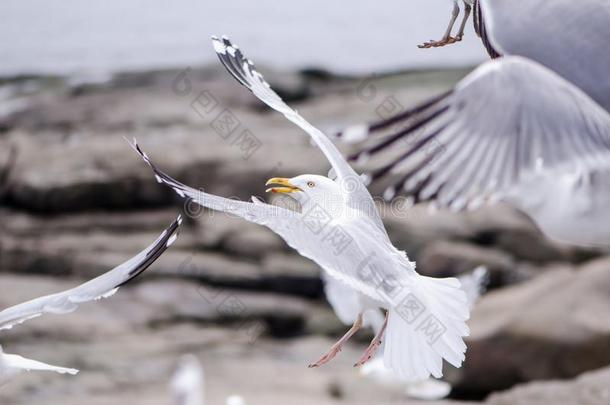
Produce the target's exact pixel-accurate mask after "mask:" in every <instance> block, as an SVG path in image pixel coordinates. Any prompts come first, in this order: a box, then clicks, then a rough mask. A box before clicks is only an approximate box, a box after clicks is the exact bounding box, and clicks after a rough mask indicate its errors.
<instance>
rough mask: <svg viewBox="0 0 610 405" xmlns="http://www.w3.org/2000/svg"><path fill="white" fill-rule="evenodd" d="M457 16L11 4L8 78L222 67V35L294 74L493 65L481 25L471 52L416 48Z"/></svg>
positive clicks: (419, 2) (182, 3) (255, 5)
mask: <svg viewBox="0 0 610 405" xmlns="http://www.w3.org/2000/svg"><path fill="white" fill-rule="evenodd" d="M450 11H451V5H450V2H448V1H447V0H353V1H349V2H348V1H345V0H341V1H340V0H334V1H333V0H303V1H295V0H290V1H286V0H275V1H272V0H223V1H219V2H217V1H209V0H206V1H201V0H200V1H197V0H178V1H161V0H106V1H101V2H97V1H87V0H61V1H59V0H57V1H49V0H2V1H1V2H0V16H2V23H1V24H0V76H7V75H15V74H24V73H56V74H107V73H109V72H116V71H125V70H141V69H150V68H164V67H184V66H187V65H202V64H206V63H212V62H214V61H215V60H216V59H215V58H216V56H215V55H214V53H213V51H212V49H211V45H210V42H209V37H210V35H212V34H227V35H229V36H230V37H231V38H232V39H233V40H234V41H235V42H237V43H239V44H240V45H241V47H242V48H243V49H246V50H247V51H248V54H249V56H250V57H251V58H252V59H254V60H256V61H259V63H267V64H271V65H273V66H276V67H279V68H286V69H290V68H300V67H305V66H307V67H314V66H315V67H323V68H329V69H332V70H334V71H337V72H345V73H370V72H374V71H385V70H392V69H403V68H424V67H446V66H464V65H472V64H475V63H478V62H480V61H482V60H485V59H486V56H485V54H484V51H483V48H482V46H481V45H480V43H479V41H478V39H477V38H475V35H474V33H473V32H472V28H471V27H470V28H469V31H468V33H467V37H466V38H465V40H464V42H463V43H461V44H458V45H454V46H450V47H447V48H443V49H434V50H420V49H418V48H417V47H416V45H417V44H418V43H420V42H423V41H425V40H429V39H431V38H434V39H438V37H440V36H441V35H442V33H443V31H444V28H445V27H446V24H447V22H448V19H449V14H450ZM470 26H471V24H470Z"/></svg>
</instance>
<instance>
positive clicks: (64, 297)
mask: <svg viewBox="0 0 610 405" xmlns="http://www.w3.org/2000/svg"><path fill="white" fill-rule="evenodd" d="M181 223H182V217H178V218H177V219H176V220H175V221H174V222H173V223H172V224H171V225H170V226H169V227H168V228H167V229H166V230H165V231H163V233H162V234H161V236H159V238H158V239H157V240H156V241H155V242H154V243H153V244H151V245H150V246H149V247H148V248H146V249H145V250H143V251H142V252H140V253H139V254H138V255H137V256H134V257H132V258H131V259H129V260H128V261H126V262H125V263H123V264H121V265H120V266H118V267H115V268H114V269H112V270H110V271H109V272H107V273H105V274H103V275H101V276H99V277H97V278H95V279H93V280H91V281H89V282H87V283H85V284H82V285H80V286H78V287H76V288H73V289H71V290H67V291H64V292H61V293H57V294H53V295H47V296H44V297H40V298H35V299H33V300H31V301H27V302H24V303H22V304H18V305H15V306H13V307H10V308H7V309H5V310H3V311H1V312H0V330H4V329H11V328H12V327H13V326H15V325H18V324H21V323H23V322H25V321H27V320H29V319H33V318H36V317H39V316H41V315H42V314H45V313H51V314H67V313H70V312H73V311H75V310H76V309H77V308H78V306H79V305H80V304H82V303H85V302H89V301H95V300H99V299H102V298H108V297H110V296H112V295H114V294H115V293H116V292H117V291H118V290H119V287H121V286H123V285H125V284H127V283H128V282H129V281H131V280H133V279H134V278H136V277H137V276H139V275H140V274H141V273H142V272H144V271H145V270H146V269H147V268H148V267H149V266H150V265H151V264H152V263H154V262H155V260H157V259H158V258H159V256H161V254H162V253H163V252H164V251H165V250H166V249H167V248H168V247H169V246H170V245H171V244H172V243H173V242H174V241H175V240H176V237H177V232H176V231H177V230H178V228H179V226H180V224H181Z"/></svg>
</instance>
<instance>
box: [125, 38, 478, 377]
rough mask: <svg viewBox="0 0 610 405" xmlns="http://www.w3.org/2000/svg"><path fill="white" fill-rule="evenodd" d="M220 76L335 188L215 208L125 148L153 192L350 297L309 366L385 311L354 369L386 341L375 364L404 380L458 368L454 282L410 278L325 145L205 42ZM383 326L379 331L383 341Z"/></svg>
mask: <svg viewBox="0 0 610 405" xmlns="http://www.w3.org/2000/svg"><path fill="white" fill-rule="evenodd" d="M213 44H214V48H215V50H216V52H217V54H218V56H219V58H220V60H221V62H222V63H223V64H224V66H225V67H226V68H227V70H228V71H229V72H230V73H231V74H232V75H233V76H234V77H235V78H236V79H237V80H238V81H239V82H240V83H241V84H242V85H244V86H245V87H247V88H248V89H249V90H250V91H252V92H253V93H254V94H255V95H256V96H257V97H258V98H259V99H261V100H262V101H264V102H265V103H266V104H268V105H269V106H270V107H272V108H274V109H275V110H277V111H279V112H281V113H283V114H284V115H285V117H286V118H287V119H289V120H290V121H292V122H294V123H295V124H296V125H298V126H299V127H301V128H302V129H304V130H305V131H306V132H307V133H308V134H309V135H310V136H311V137H312V139H313V140H314V141H315V142H316V144H317V145H318V147H320V149H321V150H322V152H323V153H324V154H325V155H326V157H327V159H328V160H329V161H330V163H331V165H332V168H333V170H334V172H335V173H336V175H337V179H336V180H331V179H329V178H327V177H324V176H319V175H312V174H306V175H301V176H297V177H294V178H291V179H287V178H272V179H270V180H269V181H268V182H267V185H271V186H272V187H270V188H269V189H268V190H267V191H268V192H272V193H282V194H286V195H289V196H291V197H293V198H294V199H295V200H297V201H298V202H299V203H300V205H301V212H295V211H292V210H288V209H285V208H282V207H279V206H274V205H270V204H266V203H264V202H262V201H260V200H259V199H256V198H253V201H252V203H248V202H242V201H235V200H229V199H225V198H222V197H219V196H214V195H211V194H208V193H205V192H203V191H198V190H195V189H193V188H191V187H188V186H185V185H184V184H182V183H180V182H177V181H176V180H174V179H172V178H171V177H170V176H168V175H167V174H165V173H164V172H162V171H161V170H159V169H158V168H157V167H156V166H155V165H154V164H153V163H152V161H151V160H150V158H149V157H148V156H147V155H146V154H145V153H144V152H143V151H142V150H141V149H140V147H139V146H138V145H137V143H136V142H135V140H134V143H133V144H132V146H133V147H134V149H135V150H136V151H137V152H138V153H139V154H140V155H141V157H142V158H143V159H144V160H145V161H146V162H147V163H148V164H149V165H150V167H151V168H152V170H153V171H154V173H155V176H156V178H157V180H158V181H159V182H162V183H165V184H166V185H168V186H170V187H172V188H173V189H174V191H175V192H176V193H177V194H179V195H180V196H182V197H184V198H190V199H192V200H193V201H194V202H196V203H198V204H200V205H202V206H204V207H207V208H211V209H215V210H220V211H224V212H229V213H233V214H235V215H238V216H240V217H242V218H244V219H246V220H249V221H252V222H255V223H258V224H261V225H264V226H266V227H268V228H270V229H271V230H272V231H274V232H276V233H277V234H279V235H280V236H281V237H282V238H283V239H284V240H285V241H286V243H287V244H288V245H289V246H291V247H292V248H294V249H296V250H297V251H298V252H299V253H300V254H301V255H302V256H304V257H307V258H309V259H311V260H313V261H314V262H316V263H317V264H318V265H319V266H320V267H322V269H323V270H324V271H325V272H327V273H328V275H329V276H330V277H332V278H334V279H336V280H337V281H338V282H340V283H342V284H343V285H344V286H345V287H346V288H349V289H351V290H352V291H354V292H355V294H356V297H357V298H356V301H357V305H358V307H359V311H360V312H359V313H358V315H357V319H356V320H355V322H354V325H353V326H352V328H351V329H350V330H349V331H348V332H347V333H346V335H345V336H344V337H343V338H342V339H341V340H340V341H339V342H337V343H336V344H335V345H333V347H332V348H331V350H329V352H328V353H327V354H326V355H324V356H322V358H321V359H320V360H318V362H316V363H314V364H312V365H311V366H313V367H316V366H320V365H322V364H325V363H327V362H328V361H330V360H331V359H332V358H333V357H334V356H335V355H336V354H337V353H338V352H339V351H340V350H341V346H342V345H343V344H344V343H345V342H346V341H347V340H348V339H349V338H350V337H351V336H352V335H353V334H354V333H356V331H357V330H358V329H360V328H361V327H362V318H363V313H364V312H366V311H367V310H369V309H372V308H375V309H379V308H383V309H385V310H387V314H386V319H385V321H384V324H383V326H382V332H381V334H380V336H377V337H376V338H375V339H374V340H373V342H371V346H370V347H369V349H367V352H365V355H364V356H363V358H361V360H360V361H359V362H358V363H357V364H364V363H365V362H366V361H368V359H369V358H370V357H371V356H372V354H373V353H374V351H375V350H376V349H377V348H378V346H379V345H380V343H381V337H382V335H383V334H384V333H385V335H386V340H385V342H386V350H385V352H384V353H385V355H384V360H385V363H386V365H387V366H388V367H389V368H391V369H393V370H394V371H395V372H396V373H398V374H399V375H401V376H403V377H408V378H426V377H428V376H429V375H430V374H432V375H434V376H437V377H438V376H441V375H442V362H443V359H445V360H447V361H449V362H450V363H451V364H453V365H454V366H456V367H459V366H460V365H461V363H462V361H463V359H464V352H465V350H466V346H465V344H464V342H463V336H465V335H467V334H468V327H467V326H466V323H465V321H466V320H467V319H468V317H469V309H468V306H467V304H466V296H465V294H464V292H463V291H462V290H461V289H460V283H459V281H457V280H456V279H454V278H449V279H433V278H429V277H424V276H421V275H419V274H417V272H416V271H415V266H414V263H412V262H410V261H409V260H408V258H407V256H406V254H405V253H404V252H401V251H399V250H398V249H396V248H395V247H394V246H393V245H392V244H391V243H390V240H389V238H388V236H387V233H386V231H385V229H384V227H383V223H382V221H381V218H380V216H379V213H378V211H377V209H376V206H375V204H374V202H373V199H372V197H371V195H370V193H369V192H368V190H367V189H366V186H365V185H364V183H363V182H362V179H361V178H360V176H358V175H357V174H356V173H355V172H354V171H353V169H352V168H351V167H350V166H349V164H348V163H347V162H346V161H345V159H344V158H343V156H342V155H341V153H340V152H339V150H338V149H337V148H336V147H335V146H334V145H333V143H332V142H331V141H330V139H329V138H328V137H327V136H326V135H324V134H323V133H322V132H320V131H319V130H318V129H317V128H315V127H314V126H312V125H311V124H309V123H308V122H307V121H306V120H304V119H303V118H302V117H301V116H300V115H298V114H297V113H296V111H294V110H292V109H291V108H290V107H288V106H287V105H286V104H285V103H284V102H283V101H282V99H281V98H280V97H279V96H278V95H277V94H276V93H275V92H274V91H273V90H272V89H271V88H270V86H269V84H268V83H267V82H265V81H264V79H263V77H262V76H261V75H260V73H258V72H257V71H256V70H255V68H254V65H253V64H252V62H250V61H249V60H247V59H245V58H244V57H243V54H242V53H241V51H240V50H239V48H238V47H237V46H234V45H233V44H232V43H231V42H230V41H229V40H228V39H226V38H223V39H222V40H221V39H217V38H214V39H213ZM386 326H387V331H386Z"/></svg>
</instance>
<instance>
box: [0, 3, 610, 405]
mask: <svg viewBox="0 0 610 405" xmlns="http://www.w3.org/2000/svg"><path fill="white" fill-rule="evenodd" d="M450 11H451V3H450V2H448V1H446V0H379V1H375V2H373V1H364V0H356V1H352V2H349V4H348V3H347V2H329V1H322V0H311V1H306V2H281V1H271V0H257V1H246V0H239V1H229V0H225V1H223V2H211V1H195V0H181V1H174V2H162V1H157V0H155V1H150V0H149V1H144V0H126V1H119V0H111V1H106V2H100V3H97V2H86V1H77V0H66V1H62V2H48V1H43V0H21V1H17V0H4V1H3V2H1V3H0V15H2V24H0V61H1V63H0V223H1V224H2V227H1V230H0V308H5V307H8V306H11V305H14V304H17V303H19V302H22V301H25V300H27V299H31V298H34V297H37V296H40V295H44V294H49V293H53V292H57V291H61V290H63V289H67V288H70V287H72V286H75V285H77V284H79V283H81V282H83V281H85V280H87V279H89V278H91V277H94V276H97V275H99V274H101V273H103V272H104V271H107V270H109V269H110V268H112V267H114V266H115V265H117V264H119V263H121V262H122V261H124V260H125V259H127V258H129V257H131V256H133V255H134V254H136V253H137V252H138V251H139V250H141V249H143V248H144V247H145V246H147V245H148V244H149V243H150V242H152V241H153V240H154V239H155V238H156V236H157V235H158V234H159V233H160V232H161V230H162V229H163V228H164V227H166V226H167V225H168V224H169V223H170V222H171V220H172V219H173V218H174V217H175V216H176V214H177V213H178V212H182V213H183V214H184V215H185V218H186V221H185V224H184V226H183V229H182V232H181V235H180V238H179V239H178V241H177V243H176V244H175V245H174V246H173V247H172V248H171V249H170V250H169V251H168V252H167V253H166V254H165V255H164V256H163V257H161V259H160V260H159V261H158V262H157V263H155V264H154V265H153V266H152V267H151V269H150V270H149V271H148V272H147V273H146V274H145V275H144V276H143V277H141V278H139V279H138V280H137V282H135V283H133V284H131V285H128V286H126V287H125V288H123V289H121V291H120V292H119V294H117V295H116V296H114V297H112V298H111V299H109V300H106V301H103V302H99V303H95V304H88V305H85V306H83V307H81V308H80V309H79V310H78V311H77V312H75V313H73V314H70V315H65V316H46V317H42V318H40V319H37V320H33V321H30V322H28V323H27V324H25V325H23V326H21V327H17V328H15V329H14V330H11V331H6V332H2V334H1V335H0V344H2V345H3V346H4V349H5V350H6V351H7V352H9V353H19V354H21V355H23V356H26V357H31V358H35V359H37V360H41V361H45V362H49V363H53V364H58V365H63V366H69V367H76V368H79V369H81V374H79V375H78V376H76V377H65V376H57V375H47V374H31V375H25V376H22V377H21V378H19V379H18V380H15V381H14V382H12V383H11V384H9V385H6V386H4V387H2V389H1V390H0V403H1V404H3V405H4V404H19V405H21V404H29V405H34V404H45V405H55V404H62V405H72V404H74V405H76V404H82V403H87V404H93V405H97V404H108V403H127V402H128V401H129V403H131V404H133V405H136V404H147V405H148V404H153V405H156V404H169V403H171V400H170V393H169V388H168V385H169V382H170V379H171V375H172V372H173V370H174V369H175V367H176V364H177V362H178V359H179V358H180V356H181V355H182V354H184V353H193V354H195V355H196V356H197V357H198V358H199V359H200V360H201V362H202V363H203V365H204V368H205V370H206V396H207V398H208V403H212V404H215V403H223V401H224V398H225V397H227V396H229V395H231V394H236V393H237V394H240V395H242V396H244V397H245V398H246V400H247V402H248V403H249V404H274V403H278V404H280V403H286V402H288V401H290V403H292V404H309V403H317V404H335V403H353V404H368V403H391V404H394V403H396V404H398V403H410V402H413V401H412V400H409V399H407V398H406V397H405V395H404V387H401V386H392V387H384V386H381V385H378V384H376V383H375V382H374V381H371V380H368V379H364V378H363V377H362V376H361V375H360V374H359V372H358V370H356V369H354V368H353V367H352V365H353V363H354V362H355V360H356V359H357V358H358V357H359V355H360V354H361V352H362V350H363V349H364V348H365V347H366V345H367V343H368V340H369V339H370V334H368V333H361V334H359V335H358V338H357V339H356V340H355V341H354V342H352V343H351V344H349V345H348V346H347V347H346V348H345V350H344V351H343V352H342V353H341V354H340V355H339V356H338V358H337V359H336V360H335V361H333V362H332V363H330V364H329V365H327V366H325V367H323V368H321V369H316V370H309V369H307V365H308V364H309V363H310V362H312V361H314V360H316V359H317V358H318V357H319V356H320V355H321V354H322V353H323V352H325V351H326V350H327V349H328V347H329V346H330V344H332V343H333V342H334V340H336V338H337V337H338V336H340V335H342V334H343V332H344V331H345V326H344V325H342V324H341V323H340V322H339V321H338V320H337V318H336V317H335V315H334V314H333V312H332V310H331V309H330V307H329V306H328V304H327V303H326V301H325V298H324V293H323V286H322V283H321V281H320V278H319V269H318V267H317V266H316V265H315V264H313V263H312V262H310V261H308V260H306V259H304V258H302V257H300V256H298V255H297V254H295V253H294V252H293V251H292V250H291V249H289V248H288V247H287V246H286V245H285V244H284V243H283V241H282V240H281V239H280V238H279V237H277V236H276V235H274V234H273V233H271V232H270V231H268V230H267V229H266V228H263V227H260V226H256V225H252V224H249V223H246V222H245V221H243V220H240V219H236V218H231V217H229V216H226V215H223V214H218V213H211V212H208V211H204V210H201V209H199V208H198V207H196V206H192V205H189V204H184V202H183V201H181V200H179V199H178V198H177V197H176V196H175V195H174V194H173V193H172V192H171V191H169V190H168V189H166V188H165V187H164V186H162V185H159V184H157V183H156V182H155V181H154V178H153V176H152V175H151V173H150V171H149V170H148V168H147V167H146V165H145V164H144V163H143V162H142V161H141V160H140V159H139V157H138V156H137V155H136V154H135V153H134V152H133V151H132V150H131V149H130V148H129V146H128V145H127V143H126V142H125V140H124V139H123V137H128V138H130V137H133V136H135V137H137V138H138V141H139V143H140V144H141V145H142V147H143V148H144V149H145V150H146V151H147V152H148V153H149V155H151V157H152V158H153V159H154V160H155V161H156V162H157V163H158V164H159V166H161V167H162V168H164V169H165V170H166V171H167V172H168V173H169V174H170V175H172V176H174V177H176V178H177V179H179V180H181V181H183V182H185V183H187V184H189V185H191V186H193V187H200V188H204V189H205V190H206V191H208V192H212V193H216V194H220V195H223V196H226V197H236V198H240V199H246V198H249V197H250V196H251V195H258V196H262V197H264V198H267V197H266V196H264V189H265V186H264V183H265V181H266V180H267V179H268V178H269V177H274V176H281V177H290V176H293V175H297V174H301V173H318V174H326V173H327V171H328V168H329V167H328V163H327V162H326V161H325V159H324V157H323V156H322V154H321V153H320V151H319V150H317V149H316V148H314V147H312V146H311V145H310V142H309V139H308V137H307V136H306V135H305V134H304V133H302V132H301V131H300V130H299V129H297V128H295V127H294V126H293V125H291V124H290V123H289V122H288V121H286V120H285V119H284V118H283V117H282V116H280V115H279V114H276V113H271V112H269V111H267V110H266V109H264V108H263V107H262V106H261V103H259V102H258V101H257V100H256V99H255V98H254V97H253V96H251V95H250V94H249V93H248V92H247V91H246V90H245V89H243V88H241V87H240V86H239V85H238V84H237V83H236V82H235V81H234V80H233V79H232V78H231V77H230V76H229V75H228V74H227V73H226V72H224V70H223V68H222V67H221V66H220V65H219V63H218V62H217V59H216V55H215V54H214V52H213V50H212V48H211V44H210V40H209V38H210V36H211V35H213V34H227V35H229V36H230V37H231V38H232V39H233V40H234V41H235V42H236V43H238V44H239V45H240V46H241V48H242V49H244V50H246V53H247V56H248V57H250V58H251V59H253V60H254V61H256V62H257V64H258V66H259V67H260V69H261V71H263V72H264V74H265V76H266V78H267V80H268V81H269V82H270V83H271V84H272V86H274V88H276V89H277V91H278V93H280V94H281V95H282V96H283V97H284V98H285V99H286V100H287V101H289V102H290V103H291V104H292V105H294V106H295V107H296V108H297V109H298V110H299V111H300V113H301V114H302V115H304V116H305V117H307V118H308V119H309V120H310V121H311V122H312V123H313V124H315V125H316V126H318V127H320V128H322V129H325V130H328V131H332V130H333V129H337V128H341V127H343V126H345V125H349V124H354V123H359V122H362V121H370V120H375V119H379V118H384V117H388V116H390V115H392V114H395V113H397V112H399V111H401V110H403V109H404V108H407V107H410V106H413V105H414V104H416V103H418V102H421V101H423V100H425V99H426V98H428V97H430V96H434V95H437V94H439V93H441V92H443V91H446V90H447V89H449V88H450V87H451V86H452V85H454V84H455V83H456V82H457V81H458V80H459V79H461V78H462V77H464V76H465V75H466V74H467V73H468V72H469V71H471V70H472V68H473V67H474V66H476V65H477V64H478V63H480V62H481V61H484V60H486V56H485V53H484V49H483V47H482V45H481V44H480V42H479V40H478V39H477V38H476V37H475V35H474V34H473V32H472V28H471V27H469V30H468V31H467V34H466V37H465V38H464V41H463V42H462V43H460V44H458V45H453V46H449V47H446V48H441V49H433V50H420V49H418V48H417V44H419V43H421V42H424V41H427V40H429V39H431V38H438V37H439V36H440V35H441V34H442V32H443V31H444V28H445V27H446V24H447V21H448V19H449V16H450ZM227 122H229V123H230V125H226V123H227ZM223 123H225V124H224V125H223ZM342 147H343V146H342ZM345 151H346V152H348V149H345ZM359 169H363V167H359ZM372 191H373V192H375V193H379V192H380V191H381V190H378V189H376V188H374V187H373V188H372ZM380 208H381V209H382V213H383V217H384V222H385V223H386V225H387V227H388V230H389V233H390V236H391V238H392V240H393V241H394V242H395V244H396V246H397V247H399V248H401V249H404V250H406V251H407V252H408V254H409V256H410V258H411V260H416V261H417V268H418V271H420V273H423V274H426V275H432V276H452V275H459V274H463V273H465V272H468V271H470V270H472V269H473V268H474V267H476V266H478V265H480V264H483V265H486V266H487V267H488V268H489V270H490V284H489V291H488V293H487V294H485V295H484V297H483V298H482V300H481V301H480V303H479V304H478V305H477V307H476V308H475V310H474V312H473V314H472V319H471V322H470V326H471V329H472V335H471V337H470V338H469V339H468V341H467V343H468V346H469V351H468V353H467V360H466V363H465V365H464V366H463V367H462V368H461V369H459V370H455V369H451V368H450V367H449V366H445V372H446V380H447V381H449V382H450V383H451V384H452V386H453V391H452V393H451V395H450V399H448V400H447V402H446V403H449V402H451V401H471V402H486V403H490V404H508V403H511V404H513V403H524V404H526V403H527V404H531V403H536V404H547V403H548V404H551V403H557V402H558V401H559V400H560V399H561V400H562V401H564V402H566V403H578V404H589V403H594V400H593V399H591V398H593V397H596V398H598V397H599V396H600V395H599V393H600V392H603V395H605V397H606V398H610V388H609V384H608V381H610V368H609V367H608V366H610V312H609V311H608V308H610V277H608V271H609V268H610V258H607V257H605V256H606V254H607V251H605V250H602V249H587V248H579V247H574V246H567V245H562V244H559V243H556V242H554V241H551V240H548V239H546V238H545V237H544V236H542V235H541V234H540V232H539V231H538V230H537V229H536V227H535V225H533V224H532V223H531V221H530V220H529V219H528V218H527V217H525V216H523V215H522V214H520V213H519V212H516V211H514V210H512V209H511V208H510V207H507V206H503V205H498V206H494V207H488V208H485V209H481V210H478V211H476V212H472V213H468V214H451V213H446V212H438V213H435V214H431V213H429V212H428V210H427V208H426V207H419V206H418V207H414V208H406V207H404V206H403V205H401V204H400V200H398V201H397V202H394V203H392V204H385V205H382V206H381V207H380ZM592 393H595V394H596V395H592ZM595 403H597V402H595Z"/></svg>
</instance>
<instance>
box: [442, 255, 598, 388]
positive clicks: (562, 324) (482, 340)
mask: <svg viewBox="0 0 610 405" xmlns="http://www.w3.org/2000/svg"><path fill="white" fill-rule="evenodd" d="M609 268H610V260H609V259H601V260H598V261H594V262H591V263H589V264H586V265H584V266H582V267H580V268H578V269H571V268H569V267H563V268H558V269H556V270H553V271H546V272H544V273H543V274H542V275H540V276H539V277H536V278H534V279H533V280H531V281H529V282H527V283H523V284H519V285H516V286H512V287H508V288H504V289H502V290H499V291H494V292H491V293H489V294H487V295H485V296H484V297H483V299H482V300H481V301H480V304H479V305H478V306H477V307H475V310H474V312H473V313H472V318H471V322H470V325H471V336H470V338H469V339H468V342H467V343H468V347H469V349H468V352H467V361H466V363H465V365H464V366H463V367H462V368H461V369H459V370H458V371H457V372H456V373H455V374H454V375H452V380H453V381H454V383H455V384H456V385H457V387H458V389H461V390H466V391H474V392H490V391H494V390H499V389H504V388H508V387H510V386H512V385H514V384H518V383H521V382H525V381H532V380H541V379H555V378H571V377H575V376H577V375H579V374H581V373H583V372H585V371H588V370H593V369H596V368H600V367H604V366H607V365H608V364H610V329H609V328H608V325H610V314H609V313H608V311H607V309H608V307H609V306H610V277H608V269H609Z"/></svg>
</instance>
